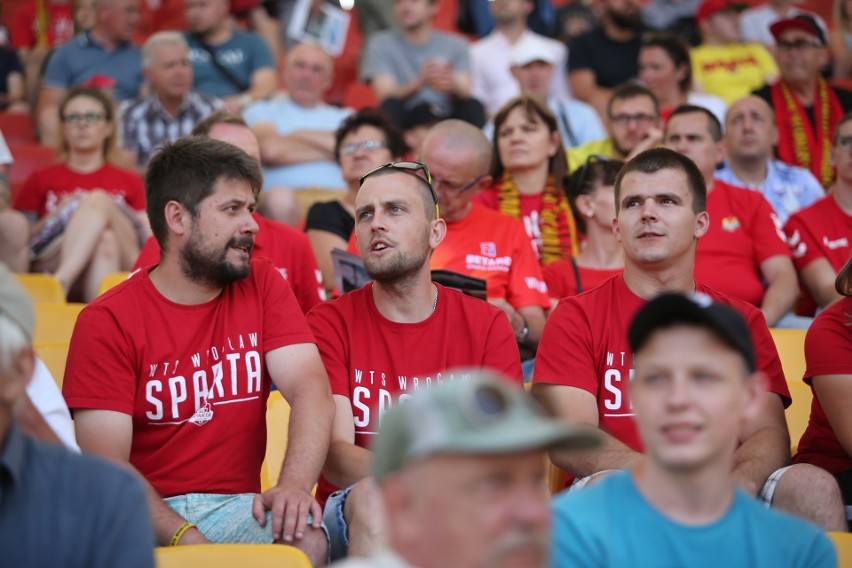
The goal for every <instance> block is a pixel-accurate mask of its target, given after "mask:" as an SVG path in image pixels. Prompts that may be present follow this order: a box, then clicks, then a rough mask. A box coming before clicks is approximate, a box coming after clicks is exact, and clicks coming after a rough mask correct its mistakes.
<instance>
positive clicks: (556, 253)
mask: <svg viewBox="0 0 852 568" xmlns="http://www.w3.org/2000/svg"><path fill="white" fill-rule="evenodd" d="M498 199H499V205H500V212H501V213H505V214H506V215H509V216H510V217H514V218H515V219H520V218H521V194H520V192H519V191H518V186H517V185H515V180H514V178H512V174H510V173H509V172H503V176H502V177H501V178H500V194H499V198H498ZM541 241H542V247H541V264H542V265H545V264H550V263H551V262H556V261H557V260H561V259H563V258H571V257H574V256H577V253H578V252H579V241H578V240H577V223H576V221H575V220H574V214H573V212H572V211H571V207H570V206H569V205H568V200H567V199H566V198H565V194H564V193H563V192H562V191H560V190H558V189H557V188H556V185H555V184H554V182H553V176H547V186H546V187H545V188H544V193H543V195H542V199H541Z"/></svg>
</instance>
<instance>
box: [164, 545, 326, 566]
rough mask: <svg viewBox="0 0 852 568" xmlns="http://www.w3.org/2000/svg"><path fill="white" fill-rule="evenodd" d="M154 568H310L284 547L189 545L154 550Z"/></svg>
mask: <svg viewBox="0 0 852 568" xmlns="http://www.w3.org/2000/svg"><path fill="white" fill-rule="evenodd" d="M154 556H155V559H156V561H157V568H231V567H232V566H251V567H252V568H311V562H310V560H308V557H307V556H305V553H304V552H302V551H301V550H299V549H298V548H295V547H293V546H287V545H283V544H190V545H185V546H161V547H158V548H155V549H154Z"/></svg>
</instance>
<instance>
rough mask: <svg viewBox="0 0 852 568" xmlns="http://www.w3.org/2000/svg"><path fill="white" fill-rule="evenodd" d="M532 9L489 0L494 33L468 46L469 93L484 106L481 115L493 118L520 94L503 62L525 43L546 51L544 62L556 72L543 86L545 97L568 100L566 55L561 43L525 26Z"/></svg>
mask: <svg viewBox="0 0 852 568" xmlns="http://www.w3.org/2000/svg"><path fill="white" fill-rule="evenodd" d="M534 7H535V5H534V2H532V0H492V1H491V2H488V8H489V9H490V10H491V15H492V16H493V18H494V31H492V32H491V33H490V34H488V35H487V36H485V37H484V38H482V39H480V40H479V41H476V42H474V43H473V44H471V46H470V64H471V65H470V67H471V69H470V73H471V80H472V81H473V85H472V87H471V93H472V94H473V96H474V97H476V98H477V99H479V101H480V102H482V104H483V106H485V114H486V115H487V116H489V117H493V116H494V115H495V114H497V111H499V110H500V107H502V106H503V105H504V104H506V102H507V101H508V100H509V99H512V98H514V97H517V96H518V95H520V94H521V91H522V89H523V87H522V86H521V85H520V84H519V82H518V81H516V80H515V78H513V77H512V72H511V70H510V68H509V66H507V65H506V61H507V60H509V59H510V57H511V56H512V51H513V50H514V49H515V48H516V47H517V46H518V45H519V44H520V43H521V42H524V41H525V40H528V39H536V40H538V43H540V44H541V45H543V46H544V47H545V49H546V50H547V52H548V60H547V61H548V62H549V63H551V64H552V65H555V66H556V68H557V69H558V73H555V74H551V75H550V78H549V82H548V85H547V92H548V94H549V96H553V97H558V98H566V97H568V82H567V80H566V77H565V66H566V63H567V60H568V52H567V50H566V48H565V45H564V44H563V43H562V42H559V41H556V40H552V39H549V38H547V37H544V36H542V35H539V34H537V33H535V32H533V31H531V30H530V29H529V28H528V27H527V16H528V15H529V14H530V12H532V10H533V8H534Z"/></svg>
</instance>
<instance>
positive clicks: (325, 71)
mask: <svg viewBox="0 0 852 568" xmlns="http://www.w3.org/2000/svg"><path fill="white" fill-rule="evenodd" d="M333 69H334V61H332V59H331V56H330V55H329V54H328V53H327V52H326V51H325V50H324V49H323V48H322V47H320V46H318V45H316V44H313V43H300V44H299V45H297V46H296V47H294V48H293V49H291V50H290V52H289V53H288V54H287V67H285V69H284V82H285V83H286V84H287V93H288V95H289V96H290V99H291V100H292V101H293V102H295V103H296V104H298V105H300V106H303V107H313V106H316V105H318V104H320V103H321V102H322V96H323V95H324V94H325V92H326V91H327V90H328V88H329V87H331V79H332V71H333Z"/></svg>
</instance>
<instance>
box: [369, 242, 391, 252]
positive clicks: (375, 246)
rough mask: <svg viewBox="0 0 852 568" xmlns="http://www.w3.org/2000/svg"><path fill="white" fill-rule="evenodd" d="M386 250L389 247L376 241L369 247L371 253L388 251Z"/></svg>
mask: <svg viewBox="0 0 852 568" xmlns="http://www.w3.org/2000/svg"><path fill="white" fill-rule="evenodd" d="M388 248H390V245H389V244H387V243H386V242H384V241H376V242H374V243H373V244H372V246H371V247H370V250H371V251H373V252H379V251H383V250H385V249H388Z"/></svg>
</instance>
